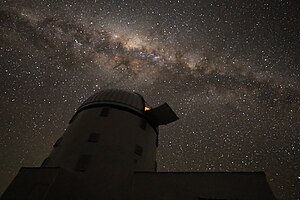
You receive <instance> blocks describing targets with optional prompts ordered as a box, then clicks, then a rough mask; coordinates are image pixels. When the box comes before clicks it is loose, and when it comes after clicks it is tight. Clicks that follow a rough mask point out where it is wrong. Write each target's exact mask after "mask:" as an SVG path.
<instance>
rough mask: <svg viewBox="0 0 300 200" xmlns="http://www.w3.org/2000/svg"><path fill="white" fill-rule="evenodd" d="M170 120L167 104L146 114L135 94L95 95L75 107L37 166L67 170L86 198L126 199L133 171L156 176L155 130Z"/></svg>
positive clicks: (120, 92) (121, 91)
mask: <svg viewBox="0 0 300 200" xmlns="http://www.w3.org/2000/svg"><path fill="white" fill-rule="evenodd" d="M176 119H177V116H176V115H175V114H174V113H173V112H172V110H171V109H170V107H168V106H167V104H164V105H163V106H161V107H158V108H156V109H150V110H148V109H145V101H144V99H143V97H142V96H141V95H139V94H136V93H131V92H127V91H123V90H104V91H101V92H99V93H97V94H95V95H93V96H91V97H90V98H89V99H87V100H86V101H85V102H84V103H83V104H82V105H81V106H80V107H79V109H78V110H77V112H76V114H75V115H74V116H73V118H72V119H71V121H70V123H69V126H68V128H67V130H66V132H65V133H64V135H63V136H62V137H61V138H59V139H58V140H57V142H56V143H55V145H54V149H53V150H52V152H51V154H50V155H49V157H48V158H47V159H46V160H45V161H44V162H43V164H42V166H41V167H60V168H64V169H67V170H69V171H72V172H73V173H75V174H76V176H78V177H79V179H80V180H81V181H83V182H84V183H85V184H86V185H89V187H87V188H85V189H84V190H85V191H84V193H88V194H89V195H91V196H90V197H91V198H103V199H128V198H129V192H130V191H129V190H130V183H131V179H132V177H133V173H134V171H156V148H157V137H158V125H160V124H166V123H169V122H171V121H174V120H176Z"/></svg>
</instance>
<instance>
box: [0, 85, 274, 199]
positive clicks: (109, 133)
mask: <svg viewBox="0 0 300 200" xmlns="http://www.w3.org/2000/svg"><path fill="white" fill-rule="evenodd" d="M177 119H178V117H177V116H176V114H175V113H174V112H173V111H172V109H171V108H170V107H169V106H168V104H166V103H165V104H163V105H161V106H159V107H156V108H150V107H147V106H146V105H145V100H144V98H143V97H142V96H141V95H139V94H137V93H132V92H127V91H123V90H104V91H100V92H99V93H96V94H94V95H93V96H91V97H90V98H88V99H87V100H86V101H85V102H84V103H83V104H82V105H81V106H80V107H79V108H78V110H77V112H76V113H75V115H74V116H73V117H72V119H71V120H70V122H69V126H68V128H67V129H66V131H65V133H64V134H63V136H62V137H61V138H59V139H58V140H57V141H56V143H55V144H54V145H53V150H52V152H51V153H50V155H49V156H48V158H46V159H45V160H44V162H43V163H42V165H41V166H40V167H37V168H26V167H23V168H21V170H20V171H19V173H18V175H17V176H16V177H15V179H14V180H13V181H12V183H11V184H10V186H9V187H8V189H7V190H6V191H5V193H4V194H3V196H2V197H1V200H8V199H14V200H19V199H28V200H29V199H30V200H66V199H70V200H73V199H78V200H79V199H80V200H82V199H88V200H93V199H103V200H131V199H132V200H159V199H161V200H162V199H164V200H176V199H178V200H182V199H186V200H199V199H274V196H273V194H272V191H271V190H270V188H269V186H268V183H267V181H266V179H265V175H264V173H263V172H243V173H237V172H235V173H228V172H221V173H205V172H204V173H192V172H181V173H180V172H179V173H178V172H177V173H176V172H169V173H159V172H156V166H157V164H156V148H157V146H158V127H159V126H160V125H164V124H168V123H171V122H173V121H176V120H177Z"/></svg>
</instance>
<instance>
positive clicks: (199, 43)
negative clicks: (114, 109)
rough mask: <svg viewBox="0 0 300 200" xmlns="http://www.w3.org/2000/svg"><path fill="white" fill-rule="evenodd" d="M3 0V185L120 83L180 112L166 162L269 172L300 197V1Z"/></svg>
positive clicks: (164, 152)
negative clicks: (97, 96)
mask: <svg viewBox="0 0 300 200" xmlns="http://www.w3.org/2000/svg"><path fill="white" fill-rule="evenodd" d="M1 4H2V5H3V6H1V9H0V20H1V24H0V28H1V29H0V30H1V37H0V46H1V49H0V50H1V54H0V56H1V57H0V64H1V68H0V74H1V75H0V76H1V79H0V91H1V94H2V95H1V98H0V103H1V111H0V117H1V118H0V119H1V122H2V123H1V124H2V125H1V127H0V132H1V135H0V139H1V140H0V160H1V162H0V179H1V181H0V190H1V191H3V190H4V189H5V188H6V187H7V185H8V184H9V182H10V181H11V180H12V178H13V177H14V176H15V175H16V173H17V172H18V170H19V168H20V167H21V166H39V165H40V164H41V162H42V160H43V159H44V158H45V157H47V155H48V153H49V152H50V150H51V147H52V144H53V143H54V141H56V139H57V138H58V137H60V136H61V135H62V133H63V132H64V129H65V128H66V126H67V123H68V120H69V119H70V118H71V116H72V115H73V114H74V112H75V110H76V108H78V106H79V105H80V103H82V102H83V101H84V100H85V99H86V98H87V97H89V96H90V95H92V94H93V93H95V92H97V91H99V90H101V89H107V88H120V89H126V90H129V91H135V92H138V93H140V94H142V95H143V96H144V97H145V99H146V101H147V102H148V103H149V104H150V105H153V106H156V105H158V104H161V103H163V102H165V101H166V102H168V103H169V104H170V105H171V107H172V108H173V110H175V111H176V113H177V114H178V116H179V117H180V120H179V121H177V122H176V123H173V124H171V125H169V126H167V127H162V128H161V130H160V138H159V141H160V142H159V143H160V145H159V149H158V150H159V151H158V156H157V157H158V164H159V165H158V170H159V171H265V173H266V175H267V179H268V181H269V183H270V185H271V187H272V189H273V191H274V193H275V195H276V197H277V198H278V199H297V198H299V197H300V195H299V191H300V184H299V183H300V174H299V163H300V156H299V155H300V139H299V131H300V124H299V121H300V112H299V111H300V87H299V83H300V82H299V76H300V73H299V42H298V41H299V32H300V30H299V27H300V23H299V19H298V18H296V16H297V13H299V8H298V7H297V6H296V4H295V3H294V2H292V1H278V2H271V1H270V2H269V1H265V2H260V1H258V2H256V1H255V2H254V1H253V2H248V1H247V2H246V1H245V2H243V1H230V2H225V1H224V2H222V3H218V2H217V1H210V2H206V1H199V2H198V1H191V2H190V1H189V2H185V1H176V2H175V1H174V2H173V1H162V2H160V1H157V2H143V1H138V2H137V1H136V2H126V1H111V2H105V1H98V0H97V1H80V2H77V3H76V2H74V1H61V2H52V1H49V2H48V1H41V2H39V1H15V2H14V1H4V2H3V3H1Z"/></svg>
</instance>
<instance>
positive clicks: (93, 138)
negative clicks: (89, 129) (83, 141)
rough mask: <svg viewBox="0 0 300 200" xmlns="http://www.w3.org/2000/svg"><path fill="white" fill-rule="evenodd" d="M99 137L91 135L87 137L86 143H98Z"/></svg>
mask: <svg viewBox="0 0 300 200" xmlns="http://www.w3.org/2000/svg"><path fill="white" fill-rule="evenodd" d="M99 137H100V134H99V133H91V134H90V136H89V139H88V142H95V143H96V142H98V140H99Z"/></svg>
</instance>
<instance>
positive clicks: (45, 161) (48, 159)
mask: <svg viewBox="0 0 300 200" xmlns="http://www.w3.org/2000/svg"><path fill="white" fill-rule="evenodd" d="M49 161H50V158H49V157H48V158H46V159H45V160H44V161H43V163H42V164H41V167H44V166H45V165H47V164H48V163H49Z"/></svg>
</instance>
